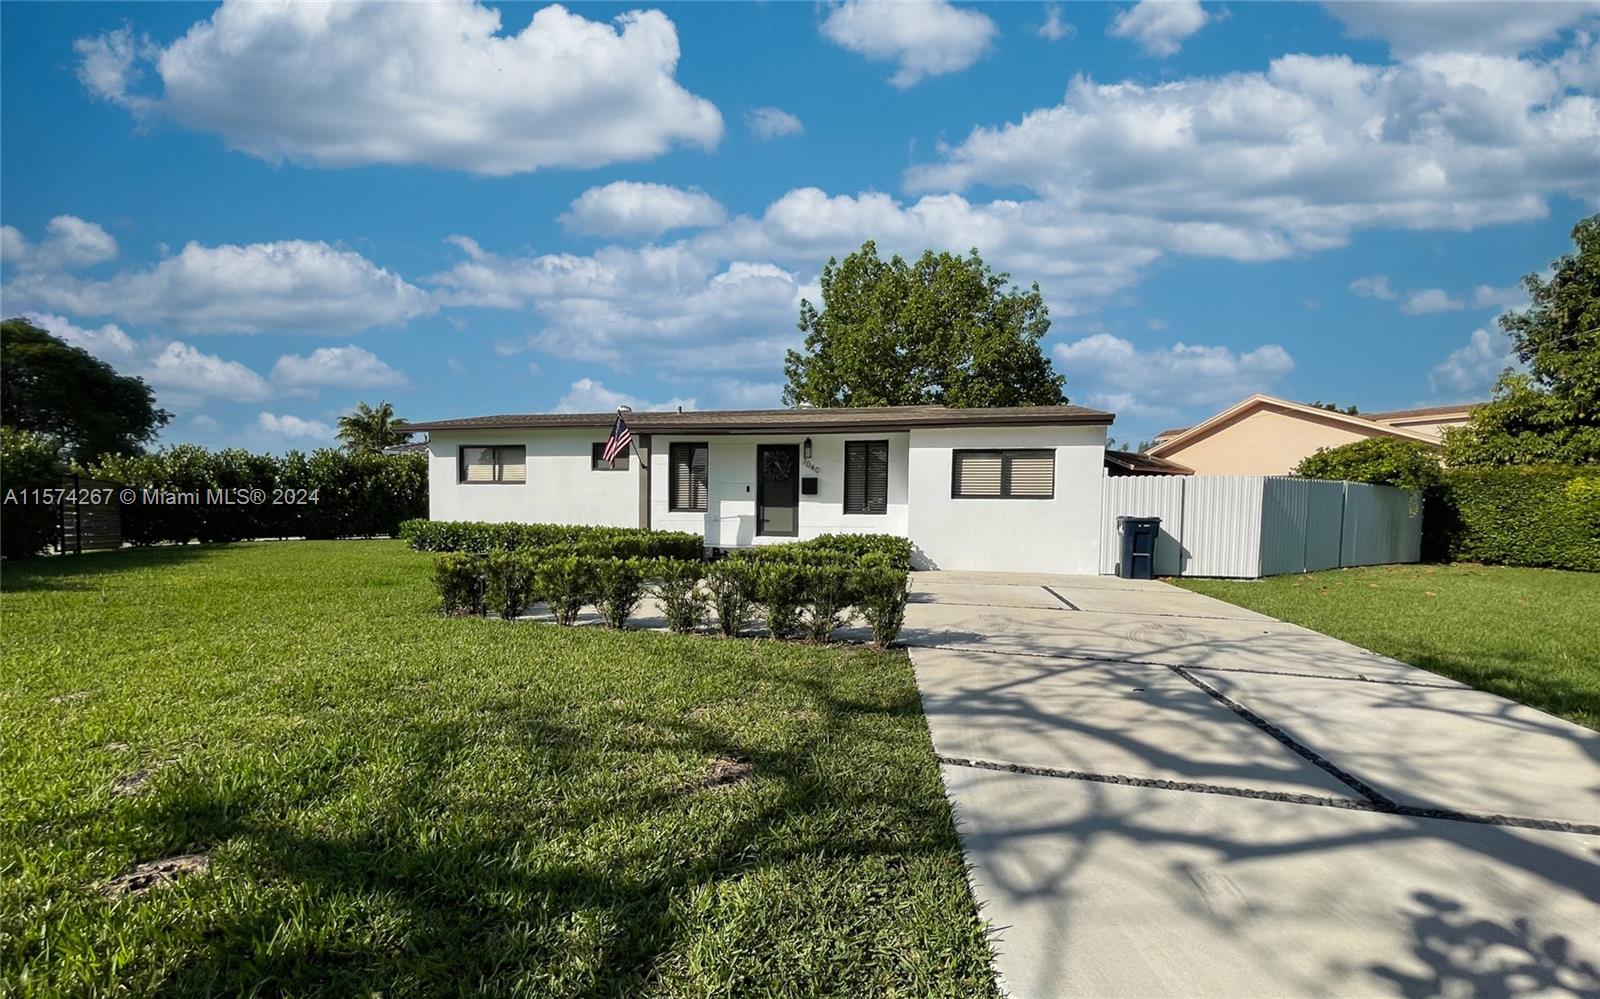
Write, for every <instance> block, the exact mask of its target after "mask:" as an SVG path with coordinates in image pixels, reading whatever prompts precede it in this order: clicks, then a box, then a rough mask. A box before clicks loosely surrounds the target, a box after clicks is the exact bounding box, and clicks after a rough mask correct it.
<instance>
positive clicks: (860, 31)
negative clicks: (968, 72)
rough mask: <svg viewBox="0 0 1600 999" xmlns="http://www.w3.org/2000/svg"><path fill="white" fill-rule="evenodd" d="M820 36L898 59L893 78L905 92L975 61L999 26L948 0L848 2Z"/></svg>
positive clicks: (881, 57)
mask: <svg viewBox="0 0 1600 999" xmlns="http://www.w3.org/2000/svg"><path fill="white" fill-rule="evenodd" d="M822 34H823V35H824V36H825V37H826V38H827V39H828V40H829V41H831V42H833V43H834V44H836V45H840V46H842V47H844V48H847V49H849V50H850V51H852V52H856V53H859V54H860V55H864V56H866V57H867V58H869V59H874V60H878V61H881V62H894V63H896V64H897V67H898V68H896V70H895V73H894V75H893V76H891V77H890V78H889V82H890V84H892V85H893V86H895V87H898V88H900V89H902V90H904V89H906V88H907V87H912V86H915V85H916V84H917V83H919V82H921V81H922V79H923V78H925V77H929V76H940V75H942V74H945V73H954V72H957V71H959V70H963V69H966V68H967V67H968V66H970V65H972V64H973V63H975V62H977V61H978V57H979V56H981V55H983V53H984V51H985V50H987V49H988V48H989V44H990V42H991V41H992V40H993V39H994V37H995V35H997V34H999V29H997V28H996V27H995V24H994V22H993V21H991V20H989V19H988V18H987V17H985V16H984V15H982V14H980V13H978V12H977V11H975V10H971V9H968V8H957V7H954V6H951V4H950V3H949V2H948V0H921V2H917V3H891V2H885V0H846V2H845V3H844V4H842V5H840V6H838V7H835V8H834V9H833V11H832V12H831V13H829V15H828V18H827V20H825V21H823V22H822Z"/></svg>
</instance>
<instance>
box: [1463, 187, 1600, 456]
mask: <svg viewBox="0 0 1600 999" xmlns="http://www.w3.org/2000/svg"><path fill="white" fill-rule="evenodd" d="M1572 241H1573V243H1574V244H1576V247H1577V249H1576V252H1574V253H1570V254H1567V255H1566V256H1563V257H1561V258H1560V259H1558V260H1556V261H1554V262H1553V264H1552V265H1551V270H1552V273H1551V275H1550V279H1549V280H1548V281H1546V280H1545V279H1543V278H1541V277H1540V276H1539V275H1538V274H1529V275H1528V276H1527V277H1525V278H1523V279H1522V286H1523V288H1525V289H1526V290H1527V292H1528V298H1529V305H1528V308H1527V309H1526V310H1525V311H1523V312H1507V313H1505V314H1504V315H1502V316H1501V317H1500V328H1501V329H1502V330H1504V331H1505V332H1506V334H1507V335H1508V336H1510V337H1511V342H1512V344H1513V346H1514V347H1515V349H1516V353H1517V357H1518V358H1520V359H1521V360H1522V362H1523V363H1524V364H1526V365H1527V366H1528V367H1527V371H1526V372H1510V373H1507V374H1506V375H1504V376H1502V377H1501V379H1500V381H1499V383H1498V384H1497V385H1496V386H1495V394H1494V398H1493V399H1492V400H1490V402H1489V403H1488V404H1486V405H1483V406H1480V407H1478V408H1477V409H1476V410H1474V411H1473V413H1472V419H1471V422H1469V423H1468V424H1467V425H1466V426H1464V427H1457V428H1452V429H1449V430H1446V431H1445V459H1446V460H1447V461H1448V462H1449V463H1450V464H1451V465H1529V464H1539V463H1556V464H1567V465H1592V464H1597V463H1600V215H1591V216H1589V217H1588V218H1586V219H1583V220H1582V221H1580V222H1579V223H1578V224H1577V225H1576V226H1574V227H1573V230H1572Z"/></svg>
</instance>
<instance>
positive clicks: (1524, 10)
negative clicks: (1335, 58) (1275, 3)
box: [1327, 0, 1600, 55]
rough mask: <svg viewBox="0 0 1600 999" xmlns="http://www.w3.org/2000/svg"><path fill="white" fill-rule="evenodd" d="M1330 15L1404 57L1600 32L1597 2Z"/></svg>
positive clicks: (1340, 6) (1522, 48)
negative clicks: (1408, 54) (1577, 32)
mask: <svg viewBox="0 0 1600 999" xmlns="http://www.w3.org/2000/svg"><path fill="white" fill-rule="evenodd" d="M1327 8H1328V11H1329V13H1331V14H1333V16H1334V17H1337V18H1338V19H1339V20H1340V21H1342V22H1344V25H1345V29H1346V31H1348V33H1349V34H1351V35H1353V36H1355V37H1357V38H1381V39H1383V40H1384V41H1386V42H1388V43H1389V45H1390V47H1391V48H1392V49H1393V50H1394V51H1396V52H1401V53H1413V52H1429V51H1455V52H1461V51H1469V52H1500V53H1510V54H1513V55H1514V54H1516V53H1518V52H1526V51H1528V50H1529V49H1531V48H1534V47H1536V46H1539V45H1543V44H1545V43H1547V42H1550V41H1553V40H1555V39H1556V38H1558V37H1560V36H1561V34H1562V33H1563V32H1565V31H1569V30H1573V29H1581V30H1586V31H1589V32H1591V33H1593V32H1594V31H1596V30H1600V6H1597V5H1596V4H1594V3H1529V2H1525V0H1522V2H1513V3H1487V2H1480V3H1459V2H1454V0H1424V2H1401V0H1390V2H1387V3H1330V4H1328V5H1327Z"/></svg>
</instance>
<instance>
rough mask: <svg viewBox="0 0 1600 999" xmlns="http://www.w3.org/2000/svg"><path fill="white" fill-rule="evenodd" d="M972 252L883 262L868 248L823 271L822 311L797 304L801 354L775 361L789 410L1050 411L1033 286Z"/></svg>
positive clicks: (1042, 327) (1041, 316)
mask: <svg viewBox="0 0 1600 999" xmlns="http://www.w3.org/2000/svg"><path fill="white" fill-rule="evenodd" d="M1009 282H1010V276H1009V275H1007V274H1004V273H996V272H995V271H992V270H990V269H989V267H988V265H986V264H985V263H984V262H983V260H982V258H980V257H979V256H978V251H977V250H973V251H972V252H971V253H970V254H969V255H967V256H965V257H960V256H956V255H955V254H951V253H934V252H933V251H931V250H929V251H928V252H926V253H924V254H923V255H922V257H921V258H920V259H919V260H917V261H916V262H914V263H908V262H907V261H905V260H903V259H901V258H900V257H892V258H890V259H888V260H884V259H882V258H881V257H879V256H878V248H877V246H876V245H875V244H873V243H872V242H867V243H864V244H862V246H861V249H860V250H857V251H856V252H855V253H852V254H850V255H848V256H847V257H845V258H844V260H842V261H841V260H834V259H830V260H829V261H828V264H827V266H826V267H824V268H823V269H822V307H821V308H820V309H818V308H817V307H816V306H814V305H812V304H811V302H809V301H801V303H800V329H801V330H802V331H803V332H804V333H805V334H806V340H805V349H804V350H803V351H793V350H791V351H789V352H788V356H787V358H786V359H785V361H784V365H783V368H784V374H785V375H787V376H788V385H786V386H785V387H784V390H783V399H784V402H785V403H787V404H789V405H797V404H801V403H809V404H810V405H813V406H911V405H919V404H942V405H945V406H956V407H968V408H970V407H987V406H1028V405H1055V404H1059V403H1064V402H1066V401H1067V399H1066V396H1065V395H1063V394H1062V392H1061V385H1062V381H1063V379H1062V377H1061V376H1060V375H1058V374H1056V373H1055V371H1054V370H1053V369H1052V368H1051V366H1050V360H1049V358H1047V357H1046V356H1045V355H1044V353H1043V351H1041V350H1040V349H1039V340H1040V338H1041V337H1043V336H1044V334H1045V331H1046V330H1048V329H1049V328H1050V313H1049V310H1048V309H1046V308H1045V304H1044V299H1043V297H1041V296H1040V294H1039V286H1038V285H1037V284H1035V285H1033V286H1032V287H1031V288H1029V289H1027V290H1023V289H1019V288H1017V287H1016V286H1015V285H1011V284H1010V283H1009Z"/></svg>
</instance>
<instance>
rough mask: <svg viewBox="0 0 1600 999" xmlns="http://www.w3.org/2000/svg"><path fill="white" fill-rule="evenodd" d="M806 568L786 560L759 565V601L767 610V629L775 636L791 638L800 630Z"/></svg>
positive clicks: (757, 592) (757, 583)
mask: <svg viewBox="0 0 1600 999" xmlns="http://www.w3.org/2000/svg"><path fill="white" fill-rule="evenodd" d="M805 594H806V570H805V569H804V568H802V567H800V566H798V565H791V564H789V563H787V562H773V563H770V564H767V565H762V566H760V571H759V573H758V574H757V576H756V600H758V601H759V602H760V603H761V606H762V607H763V608H764V609H765V611H766V616H767V631H768V632H769V633H770V634H771V635H772V637H773V638H789V637H791V636H793V635H795V634H796V633H798V632H799V630H800V608H801V607H802V606H803V605H804V604H805V598H806V597H805Z"/></svg>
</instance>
